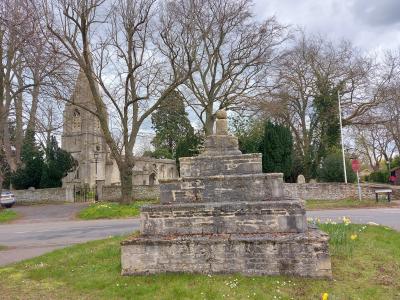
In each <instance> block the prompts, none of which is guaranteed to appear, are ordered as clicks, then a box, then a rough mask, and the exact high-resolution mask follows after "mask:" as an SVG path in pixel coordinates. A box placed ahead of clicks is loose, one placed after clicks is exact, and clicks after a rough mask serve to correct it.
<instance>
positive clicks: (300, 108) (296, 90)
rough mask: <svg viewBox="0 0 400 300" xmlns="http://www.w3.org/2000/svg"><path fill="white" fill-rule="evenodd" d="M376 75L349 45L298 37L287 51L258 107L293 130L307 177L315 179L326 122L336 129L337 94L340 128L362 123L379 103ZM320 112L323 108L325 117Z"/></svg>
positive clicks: (317, 38)
mask: <svg viewBox="0 0 400 300" xmlns="http://www.w3.org/2000/svg"><path fill="white" fill-rule="evenodd" d="M376 72H377V68H376V65H375V64H374V63H373V61H372V60H371V59H369V58H367V57H363V56H362V55H361V54H359V53H358V51H357V50H356V49H355V48H354V47H352V45H351V44H350V43H349V42H345V41H343V42H341V43H338V44H334V43H332V42H329V41H327V40H324V39H323V38H321V37H315V36H311V37H308V36H306V35H305V33H304V32H300V33H299V35H298V36H297V37H296V39H295V41H294V42H293V44H292V46H291V47H289V48H287V49H285V51H284V53H283V55H282V56H281V58H280V61H279V68H278V72H277V74H276V77H275V78H276V82H275V85H274V89H272V90H271V91H270V92H269V93H268V94H266V95H264V99H263V100H262V101H260V102H259V103H258V106H257V108H260V107H261V111H263V112H264V114H267V115H268V116H269V117H272V118H275V119H277V120H279V121H280V122H283V123H285V124H286V125H287V126H289V127H290V128H291V130H292V133H293V136H294V140H295V145H296V147H297V153H298V155H299V156H300V158H301V159H302V161H303V164H304V168H305V169H304V173H305V176H306V177H312V176H313V174H312V170H315V169H316V168H317V166H318V165H319V161H320V159H321V158H320V157H319V156H318V152H317V151H318V148H319V145H322V146H323V141H322V140H321V136H322V135H324V134H325V132H326V128H325V127H324V126H323V125H324V122H330V124H331V126H337V128H338V117H339V112H338V98H337V92H338V91H339V92H340V94H341V104H342V109H343V124H344V126H346V125H349V124H352V123H356V122H360V121H361V119H360V118H361V116H363V115H364V114H365V113H366V112H367V111H368V110H369V109H371V108H373V107H376V106H377V105H378V104H379V103H381V101H382V97H379V91H380V87H381V86H382V84H381V83H382V82H381V81H379V80H378V79H379V77H375V76H374V75H375V74H376ZM373 80H375V81H373ZM317 99H318V102H317ZM321 109H325V111H324V112H323V114H322V113H321ZM363 121H365V120H364V119H363ZM337 132H338V130H337Z"/></svg>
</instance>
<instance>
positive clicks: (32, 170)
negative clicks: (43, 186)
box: [11, 131, 44, 189]
mask: <svg viewBox="0 0 400 300" xmlns="http://www.w3.org/2000/svg"><path fill="white" fill-rule="evenodd" d="M43 164H44V162H43V152H42V151H41V150H40V149H39V147H38V146H37V145H36V141H35V134H34V132H32V131H29V132H26V134H25V139H24V143H23V145H22V149H21V165H20V167H19V168H18V169H17V171H16V172H15V173H14V174H12V175H11V183H12V184H13V186H14V188H16V189H27V188H29V187H34V188H39V187H40V181H41V177H42V169H43Z"/></svg>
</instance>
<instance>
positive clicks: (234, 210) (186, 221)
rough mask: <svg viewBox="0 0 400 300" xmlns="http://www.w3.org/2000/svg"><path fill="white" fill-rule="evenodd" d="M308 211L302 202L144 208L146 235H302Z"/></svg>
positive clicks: (142, 220)
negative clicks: (300, 233)
mask: <svg viewBox="0 0 400 300" xmlns="http://www.w3.org/2000/svg"><path fill="white" fill-rule="evenodd" d="M306 229H307V221H306V217H305V210H304V207H303V205H302V204H301V203H300V202H299V201H293V200H284V201H260V202H248V203H246V202H220V203H201V204H173V205H148V206H143V207H142V212H141V218H140V231H141V233H142V234H144V235H185V234H219V233H266V232H303V231H305V230H306Z"/></svg>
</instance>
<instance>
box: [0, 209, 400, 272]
mask: <svg viewBox="0 0 400 300" xmlns="http://www.w3.org/2000/svg"><path fill="white" fill-rule="evenodd" d="M80 209H82V205H81V204H68V205H40V206H29V207H16V208H15V210H17V211H18V212H19V213H20V214H22V215H23V217H22V218H21V219H20V220H18V221H16V222H14V223H12V224H1V225H0V245H3V246H7V247H8V249H7V250H5V251H0V265H6V264H9V263H12V262H16V261H20V260H23V259H27V258H31V257H35V256H38V255H41V254H44V253H46V252H49V251H52V250H54V249H57V248H62V247H66V246H69V245H72V244H76V243H83V242H86V241H90V240H96V239H103V238H107V237H109V236H113V235H122V234H129V233H131V232H133V231H135V230H138V229H139V220H138V219H120V220H94V221H80V220H76V219H75V218H74V216H75V214H76V212H77V211H79V210H80ZM307 216H310V217H314V218H317V217H318V218H320V219H321V220H322V221H324V220H326V219H328V218H330V219H334V220H339V218H340V219H341V218H342V217H343V216H346V217H350V218H351V220H352V222H353V223H368V222H375V223H378V224H381V225H386V226H390V227H392V228H394V229H396V230H399V231H400V208H375V209H351V210H349V209H346V210H344V209H343V210H324V211H308V212H307Z"/></svg>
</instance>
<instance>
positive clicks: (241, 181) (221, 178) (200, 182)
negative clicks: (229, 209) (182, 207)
mask: <svg viewBox="0 0 400 300" xmlns="http://www.w3.org/2000/svg"><path fill="white" fill-rule="evenodd" d="M161 182H162V185H161V186H160V196H161V204H170V203H189V202H194V203H196V202H223V201H227V200H229V201H232V202H237V201H259V200H274V199H275V200H277V199H282V198H283V196H284V195H283V178H282V174H281V173H269V174H246V175H214V176H204V177H186V178H181V179H173V180H165V181H161Z"/></svg>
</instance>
